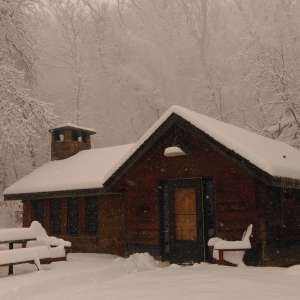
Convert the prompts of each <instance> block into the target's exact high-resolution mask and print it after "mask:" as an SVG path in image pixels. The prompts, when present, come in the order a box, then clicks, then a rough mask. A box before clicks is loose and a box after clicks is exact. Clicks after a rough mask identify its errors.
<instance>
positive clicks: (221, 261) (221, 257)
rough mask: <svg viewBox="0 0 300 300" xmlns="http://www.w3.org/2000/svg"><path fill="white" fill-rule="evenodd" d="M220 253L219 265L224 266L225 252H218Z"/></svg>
mask: <svg viewBox="0 0 300 300" xmlns="http://www.w3.org/2000/svg"><path fill="white" fill-rule="evenodd" d="M218 251H219V262H218V264H219V265H223V264H224V252H223V250H218Z"/></svg>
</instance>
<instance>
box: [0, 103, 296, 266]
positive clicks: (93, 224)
mask: <svg viewBox="0 0 300 300" xmlns="http://www.w3.org/2000/svg"><path fill="white" fill-rule="evenodd" d="M50 133H51V136H52V137H51V138H52V146H51V149H52V157H51V162H48V163H46V164H45V165H43V166H41V167H40V168H37V169H36V170H35V171H33V172H32V173H30V174H29V175H27V176H25V177H24V178H22V179H20V180H19V181H17V182H16V183H15V184H13V185H12V186H10V187H8V188H7V189H6V190H5V192H4V196H5V199H6V200H12V199H20V200H22V201H23V208H24V212H23V223H24V226H28V225H29V224H30V222H31V221H32V220H38V221H40V222H41V223H42V224H43V226H45V228H46V229H47V231H48V232H50V234H53V235H55V236H61V237H62V238H64V239H67V240H70V241H72V245H73V249H72V250H73V251H79V252H102V253H112V254H118V255H121V256H127V255H129V254H131V253H135V252H149V253H151V254H152V255H154V256H156V257H158V258H160V259H162V260H169V261H171V262H179V263H185V262H192V261H197V262H199V261H210V260H211V256H210V253H209V250H208V248H207V241H208V239H209V238H211V237H213V236H218V237H221V238H224V239H228V240H240V239H241V236H242V233H243V231H244V230H245V229H246V228H247V226H248V225H249V224H253V225H254V231H253V238H252V241H251V242H252V250H251V251H249V252H248V253H247V255H246V263H248V264H252V265H282V266H284V265H291V264H294V263H299V262H300V192H299V189H300V152H299V151H298V150H296V149H294V148H292V147H290V146H288V145H287V144H284V143H282V142H279V141H275V140H272V139H269V138H266V137H263V136H260V135H257V134H255V133H252V132H249V131H246V130H244V129H241V128H238V127H236V126H233V125H229V124H226V123H223V122H220V121H217V120H215V119H212V118H209V117H207V116H204V115H201V114H199V113H197V112H194V111H191V110H188V109H186V108H183V107H179V106H173V107H171V108H170V109H169V110H168V111H166V112H165V114H164V115H163V116H162V117H161V118H160V119H159V120H158V121H157V122H156V123H155V124H154V125H153V126H152V127H151V128H150V129H149V130H148V131H147V132H146V133H145V134H144V135H143V136H142V137H141V138H140V139H139V140H138V141H137V142H136V143H135V144H130V145H121V146H115V147H107V148H100V149H91V139H90V136H91V135H92V134H94V133H95V132H94V131H93V130H91V129H86V128H82V127H78V126H74V125H72V124H68V125H67V126H60V127H57V128H54V129H52V130H51V131H50ZM77 152H79V153H77ZM76 153H77V154H76Z"/></svg>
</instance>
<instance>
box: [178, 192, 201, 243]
mask: <svg viewBox="0 0 300 300" xmlns="http://www.w3.org/2000/svg"><path fill="white" fill-rule="evenodd" d="M175 232H176V240H188V241H195V240H197V208H196V192H195V189H194V188H176V191H175Z"/></svg>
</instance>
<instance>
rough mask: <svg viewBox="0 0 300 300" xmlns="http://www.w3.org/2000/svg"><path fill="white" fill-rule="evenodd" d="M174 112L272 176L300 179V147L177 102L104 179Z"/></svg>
mask: <svg viewBox="0 0 300 300" xmlns="http://www.w3.org/2000/svg"><path fill="white" fill-rule="evenodd" d="M172 114H176V115H178V116H180V117H181V118H183V119H185V120H186V121H188V122H189V123H191V124H192V125H194V126H195V127H197V128H198V129H200V130H201V131H203V132H205V133H206V134H207V135H209V136H210V137H212V138H213V139H214V140H216V141H217V142H219V143H220V144H222V145H224V146H225V147H226V148H228V149H230V150H232V151H234V152H235V153H237V154H239V155H240V156H242V157H243V158H245V159H246V160H248V161H250V162H251V163H252V164H253V165H255V166H256V167H258V168H260V169H261V170H263V171H265V172H267V173H268V174H270V175H271V176H274V177H283V178H292V179H298V180H300V151H298V150H297V149H295V148H293V147H291V146H289V145H288V144H286V143H283V142H280V141H277V140H273V139H270V138H267V137H264V136H261V135H259V134H256V133H253V132H250V131H248V130H245V129H243V128H240V127H237V126H234V125H231V124H228V123H224V122H221V121H218V120H216V119H213V118H210V117H208V116H205V115H202V114H200V113H197V112H195V111H192V110H190V109H187V108H184V107H181V106H177V105H174V106H171V107H170V108H169V109H168V110H167V111H166V112H165V113H164V114H163V115H162V116H161V117H160V118H159V119H158V120H157V121H156V122H155V123H154V124H153V125H152V126H151V127H150V129H149V130H148V131H147V132H146V133H145V134H144V135H143V136H142V137H141V138H140V139H139V141H138V142H137V143H136V144H135V146H134V147H132V148H131V150H130V151H128V152H127V154H126V155H124V156H123V159H122V160H120V161H119V164H118V165H115V167H114V168H113V169H111V170H110V171H109V172H107V173H106V176H105V178H104V180H105V181H107V180H108V179H109V178H110V177H111V176H112V175H113V174H114V173H115V172H116V171H117V170H118V169H119V167H121V166H122V164H123V163H124V162H125V161H127V160H128V159H129V158H130V156H131V155H133V154H134V153H135V152H136V151H137V150H138V149H139V147H140V146H141V145H142V144H143V143H144V142H145V141H146V140H147V139H148V138H149V137H150V136H151V135H152V134H153V133H154V132H155V131H156V130H157V129H158V128H159V127H160V126H161V125H162V124H163V123H164V122H165V121H166V120H167V119H168V118H169V117H170V116H171V115H172Z"/></svg>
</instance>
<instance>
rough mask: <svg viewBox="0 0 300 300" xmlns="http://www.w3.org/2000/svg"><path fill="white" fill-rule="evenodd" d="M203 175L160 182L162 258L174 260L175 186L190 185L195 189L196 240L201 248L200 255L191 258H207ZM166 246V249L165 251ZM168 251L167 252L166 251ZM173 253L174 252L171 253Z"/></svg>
mask: <svg viewBox="0 0 300 300" xmlns="http://www.w3.org/2000/svg"><path fill="white" fill-rule="evenodd" d="M202 181H203V177H194V178H176V179H167V180H162V181H161V182H160V188H161V197H160V228H159V232H160V253H161V257H162V260H171V261H172V262H176V259H175V260H174V256H172V253H171V251H172V249H174V244H175V242H176V240H175V237H174V236H175V232H174V231H175V214H174V212H175V211H174V200H175V199H174V196H175V193H174V191H175V189H176V188H177V187H179V188H180V187H187V188H189V187H191V188H195V189H196V209H197V241H195V242H199V244H200V245H201V247H200V248H202V255H201V256H202V257H198V258H196V259H193V261H206V258H207V253H206V252H207V245H206V244H207V237H206V217H205V207H204V199H203V183H202ZM183 243H184V241H183ZM166 247H168V251H166ZM167 252H169V253H167ZM173 255H174V253H173Z"/></svg>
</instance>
